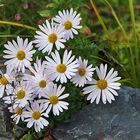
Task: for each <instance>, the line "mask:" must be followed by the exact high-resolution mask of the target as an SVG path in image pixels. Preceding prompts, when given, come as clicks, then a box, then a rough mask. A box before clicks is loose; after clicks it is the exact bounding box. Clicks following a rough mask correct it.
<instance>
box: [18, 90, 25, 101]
mask: <svg viewBox="0 0 140 140" xmlns="http://www.w3.org/2000/svg"><path fill="white" fill-rule="evenodd" d="M25 94H26V93H25V91H24V90H22V89H21V90H19V91H18V92H17V94H16V95H17V98H18V99H23V98H24V97H25Z"/></svg>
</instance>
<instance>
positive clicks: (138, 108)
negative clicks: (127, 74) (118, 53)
mask: <svg viewBox="0 0 140 140" xmlns="http://www.w3.org/2000/svg"><path fill="white" fill-rule="evenodd" d="M54 136H55V137H56V138H57V139H58V140H140V89H133V88H130V87H122V88H121V90H120V91H119V96H118V97H117V98H116V101H115V102H113V103H112V104H106V105H104V104H102V103H100V104H99V105H95V104H90V105H88V106H86V107H85V108H83V109H82V110H80V111H79V112H77V113H75V114H73V117H72V119H71V121H70V123H67V124H63V125H60V126H58V127H57V128H56V129H55V131H54Z"/></svg>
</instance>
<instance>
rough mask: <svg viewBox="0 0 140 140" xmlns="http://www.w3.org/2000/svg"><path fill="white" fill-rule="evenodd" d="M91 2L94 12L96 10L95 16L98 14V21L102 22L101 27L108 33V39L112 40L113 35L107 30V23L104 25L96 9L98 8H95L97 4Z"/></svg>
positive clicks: (91, 0)
mask: <svg viewBox="0 0 140 140" xmlns="http://www.w3.org/2000/svg"><path fill="white" fill-rule="evenodd" d="M89 1H90V4H91V5H92V8H93V10H94V12H95V14H96V16H97V18H98V20H99V21H100V23H101V25H102V27H103V30H104V32H105V33H106V35H107V36H108V38H110V37H111V35H110V34H109V32H108V30H107V27H106V25H105V23H104V21H103V19H102V17H101V16H100V14H99V12H98V10H97V9H96V6H95V4H94V3H93V0H89Z"/></svg>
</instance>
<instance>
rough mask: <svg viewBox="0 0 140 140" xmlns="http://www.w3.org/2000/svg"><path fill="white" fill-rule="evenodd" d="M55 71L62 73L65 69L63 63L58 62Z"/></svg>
mask: <svg viewBox="0 0 140 140" xmlns="http://www.w3.org/2000/svg"><path fill="white" fill-rule="evenodd" d="M56 70H57V72H59V73H64V72H65V71H66V70H67V67H66V65H65V64H59V65H57V67H56Z"/></svg>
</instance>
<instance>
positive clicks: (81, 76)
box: [71, 57, 95, 87]
mask: <svg viewBox="0 0 140 140" xmlns="http://www.w3.org/2000/svg"><path fill="white" fill-rule="evenodd" d="M78 64H79V67H78V71H77V73H76V75H75V76H73V77H72V79H71V81H72V82H73V83H74V84H75V85H76V86H79V87H83V86H84V85H85V84H86V83H87V81H91V80H92V75H93V71H94V70H95V68H92V65H89V66H87V64H88V60H85V59H84V60H83V61H82V58H81V57H79V59H78Z"/></svg>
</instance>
